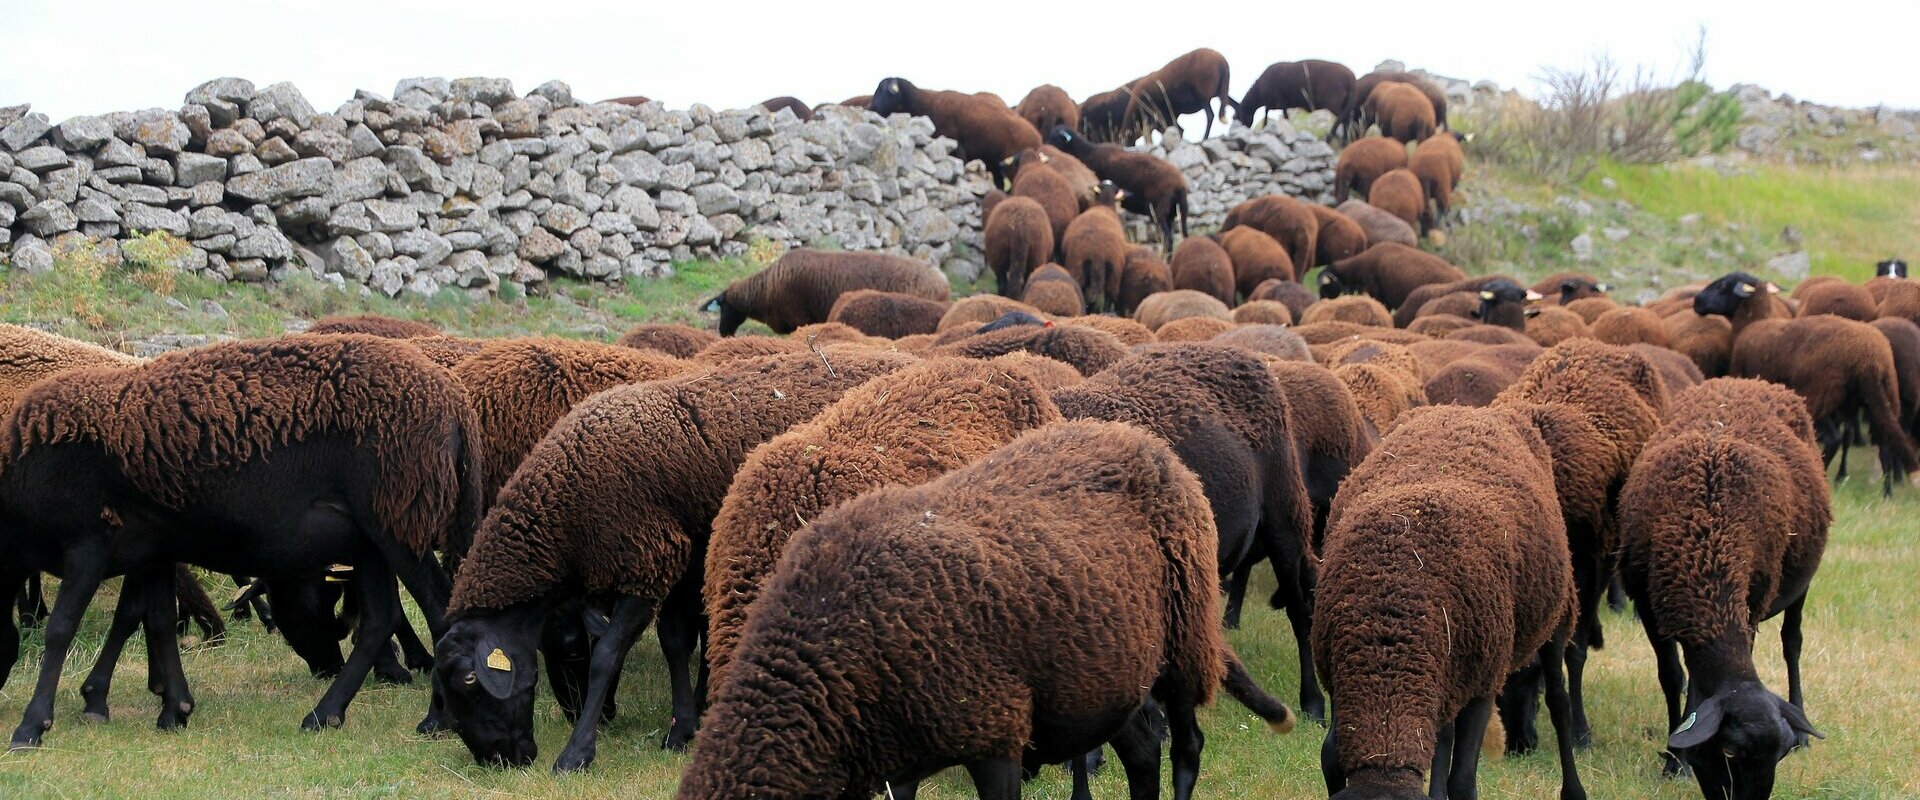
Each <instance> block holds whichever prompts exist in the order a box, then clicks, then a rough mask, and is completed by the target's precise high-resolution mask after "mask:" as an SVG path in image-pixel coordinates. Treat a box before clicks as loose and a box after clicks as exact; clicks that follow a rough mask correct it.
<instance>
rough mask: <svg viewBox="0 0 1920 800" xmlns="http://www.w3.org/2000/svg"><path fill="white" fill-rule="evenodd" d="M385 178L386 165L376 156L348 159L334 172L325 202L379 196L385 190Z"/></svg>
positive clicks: (330, 203)
mask: <svg viewBox="0 0 1920 800" xmlns="http://www.w3.org/2000/svg"><path fill="white" fill-rule="evenodd" d="M387 178H388V174H387V165H386V164H384V163H381V161H380V159H378V158H375V157H373V156H367V157H365V158H356V159H354V160H352V161H349V162H347V163H346V165H345V166H343V167H341V168H340V169H339V170H337V171H335V172H334V174H333V188H331V189H328V190H327V195H326V197H327V204H328V205H340V204H341V203H348V202H352V201H354V200H367V199H370V198H375V197H379V196H380V195H381V194H383V193H385V192H386V189H387Z"/></svg>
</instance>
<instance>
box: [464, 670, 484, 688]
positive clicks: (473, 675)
mask: <svg viewBox="0 0 1920 800" xmlns="http://www.w3.org/2000/svg"><path fill="white" fill-rule="evenodd" d="M460 682H461V683H464V684H466V685H468V686H472V685H474V684H476V683H479V682H480V673H477V672H468V673H467V677H464V678H461V679H460Z"/></svg>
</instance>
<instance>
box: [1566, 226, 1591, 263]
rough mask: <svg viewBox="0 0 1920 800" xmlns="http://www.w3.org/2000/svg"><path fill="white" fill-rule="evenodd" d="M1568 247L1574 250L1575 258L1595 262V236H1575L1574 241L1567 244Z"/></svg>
mask: <svg viewBox="0 0 1920 800" xmlns="http://www.w3.org/2000/svg"><path fill="white" fill-rule="evenodd" d="M1567 247H1568V248H1570V249H1572V250H1573V257H1574V258H1576V259H1579V260H1581V261H1591V260H1593V234H1591V233H1582V234H1580V235H1579V236H1575V237H1573V241H1571V242H1568V243H1567Z"/></svg>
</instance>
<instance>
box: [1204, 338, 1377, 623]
mask: <svg viewBox="0 0 1920 800" xmlns="http://www.w3.org/2000/svg"><path fill="white" fill-rule="evenodd" d="M1227 335H1229V336H1231V335H1232V334H1230V333H1229V334H1227ZM1267 371H1268V372H1269V373H1272V374H1273V377H1274V380H1276V381H1278V382H1279V383H1280V386H1281V389H1282V390H1283V391H1285V392H1286V395H1287V403H1288V404H1289V405H1290V406H1291V407H1292V408H1293V422H1294V427H1293V430H1294V431H1295V435H1294V443H1295V446H1296V448H1297V450H1298V452H1299V453H1300V458H1301V462H1302V464H1303V465H1304V469H1305V472H1306V475H1305V479H1306V485H1307V496H1308V497H1309V498H1311V499H1312V500H1313V511H1314V522H1313V530H1314V539H1313V547H1314V552H1316V553H1317V552H1319V550H1320V539H1321V536H1322V535H1323V534H1324V532H1325V531H1326V522H1327V512H1328V509H1329V508H1330V507H1331V506H1332V503H1333V496H1334V493H1335V492H1336V491H1338V490H1339V488H1340V483H1341V482H1342V481H1344V480H1346V477H1347V473H1348V472H1349V471H1350V470H1352V469H1353V468H1354V467H1357V466H1359V465H1360V462H1361V461H1362V460H1363V459H1365V458H1366V457H1367V454H1368V453H1370V452H1372V450H1373V437H1371V436H1369V435H1367V430H1366V422H1365V421H1363V420H1362V419H1361V417H1360V406H1359V405H1358V404H1356V403H1355V402H1354V399H1353V393H1352V392H1351V391H1349V390H1348V389H1347V385H1346V384H1344V383H1341V382H1340V379H1339V378H1336V377H1334V376H1333V373H1332V372H1330V371H1328V370H1327V368H1326V367H1322V366H1320V365H1319V364H1315V363H1312V362H1310V361H1298V360H1290V359H1281V358H1270V359H1267ZM1245 577H1246V573H1245V572H1244V571H1242V572H1240V573H1237V574H1236V575H1235V577H1234V581H1235V584H1236V586H1235V588H1236V590H1244V588H1245V583H1246V582H1245ZM1287 591H1289V589H1288V587H1286V586H1282V587H1280V589H1279V592H1280V593H1286V592H1287Z"/></svg>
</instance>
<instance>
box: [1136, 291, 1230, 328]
mask: <svg viewBox="0 0 1920 800" xmlns="http://www.w3.org/2000/svg"><path fill="white" fill-rule="evenodd" d="M1202 316H1205V317H1213V318H1215V319H1222V320H1226V321H1228V322H1232V321H1233V312H1232V311H1229V310H1228V309H1227V304H1226V303H1222V302H1220V300H1219V298H1216V297H1214V296H1212V295H1209V294H1205V293H1202V292H1196V291H1193V290H1191V289H1176V290H1174V291H1170V292H1160V293H1158V294H1154V295H1149V296H1148V297H1147V299H1145V300H1143V301H1141V302H1140V307H1139V308H1138V309H1136V310H1135V311H1134V313H1133V318H1134V319H1135V320H1137V321H1139V323H1140V324H1142V325H1145V326H1147V328H1148V329H1149V330H1154V331H1158V330H1159V329H1160V327H1161V326H1163V325H1165V324H1167V323H1169V322H1172V321H1174V320H1176V319H1180V318H1182V317H1202Z"/></svg>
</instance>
